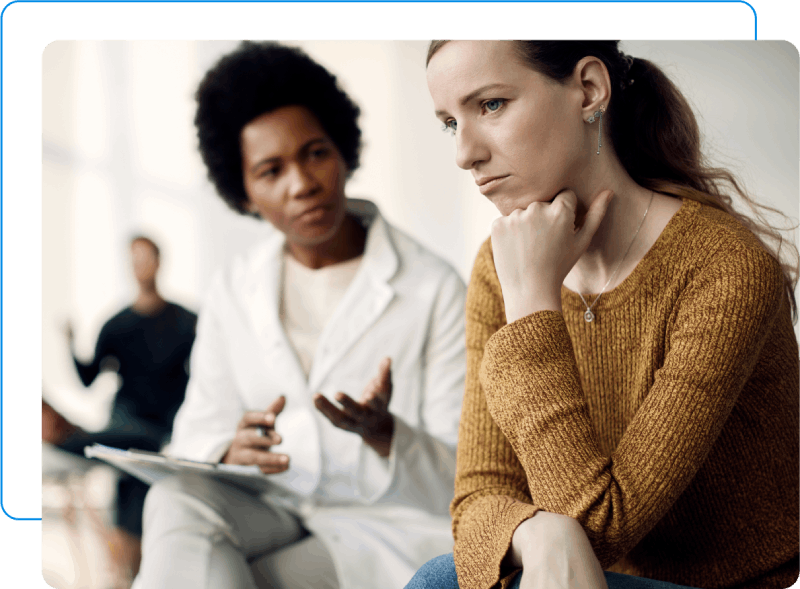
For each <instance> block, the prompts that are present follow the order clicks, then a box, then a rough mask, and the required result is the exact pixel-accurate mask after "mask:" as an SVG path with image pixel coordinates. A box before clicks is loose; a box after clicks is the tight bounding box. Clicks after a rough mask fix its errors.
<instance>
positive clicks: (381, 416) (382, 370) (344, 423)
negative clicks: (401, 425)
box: [314, 358, 394, 458]
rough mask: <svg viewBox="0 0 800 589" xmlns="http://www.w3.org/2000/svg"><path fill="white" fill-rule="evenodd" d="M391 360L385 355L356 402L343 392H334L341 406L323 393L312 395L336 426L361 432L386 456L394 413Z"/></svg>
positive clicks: (392, 432)
mask: <svg viewBox="0 0 800 589" xmlns="http://www.w3.org/2000/svg"><path fill="white" fill-rule="evenodd" d="M391 364H392V361H391V359H390V358H384V359H383V360H382V361H381V364H380V366H379V368H378V376H376V377H375V378H373V379H372V380H371V381H370V382H369V384H367V386H366V387H365V388H364V392H363V393H361V400H360V401H358V402H356V401H354V400H353V399H352V398H351V397H349V396H348V395H346V394H344V393H337V395H336V400H337V401H339V403H341V404H342V409H339V408H338V407H337V406H336V405H334V404H333V403H331V402H330V401H328V399H326V398H325V397H324V396H323V395H321V394H319V393H317V394H316V395H314V405H315V406H316V408H317V409H319V411H320V412H321V413H322V414H323V415H324V416H325V417H327V418H328V419H329V420H330V422H331V423H332V424H333V425H335V426H336V427H338V428H341V429H343V430H347V431H349V432H353V433H356V434H358V435H360V436H361V437H362V438H363V439H364V442H366V443H367V444H369V445H370V446H371V447H372V448H373V449H374V450H375V451H376V452H377V453H378V454H379V455H380V456H383V457H384V458H386V457H387V456H389V450H390V448H391V445H392V435H393V434H394V417H392V414H391V413H389V401H390V400H391V398H392V372H391Z"/></svg>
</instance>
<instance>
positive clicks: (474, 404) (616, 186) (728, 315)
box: [409, 41, 800, 589]
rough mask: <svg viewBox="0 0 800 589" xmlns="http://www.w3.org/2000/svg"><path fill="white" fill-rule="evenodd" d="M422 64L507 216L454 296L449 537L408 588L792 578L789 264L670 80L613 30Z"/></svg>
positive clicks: (792, 267) (463, 151)
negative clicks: (462, 294) (603, 37)
mask: <svg viewBox="0 0 800 589" xmlns="http://www.w3.org/2000/svg"><path fill="white" fill-rule="evenodd" d="M428 86H429V89H430V92H431V95H432V97H433V101H434V105H435V108H436V114H437V116H438V117H439V119H440V120H441V121H442V122H443V124H444V125H445V127H446V128H448V129H450V130H451V131H452V132H453V134H454V135H455V141H456V147H457V158H456V159H457V164H458V165H459V166H460V167H462V168H464V169H467V170H470V171H471V172H472V174H473V176H474V177H475V180H476V183H477V184H478V186H479V187H480V191H481V193H483V194H484V195H485V196H486V197H487V198H489V200H491V202H492V203H493V204H495V205H496V206H497V208H498V210H499V211H500V212H501V213H502V217H500V218H499V219H498V220H497V221H495V223H494V224H493V226H492V231H491V239H488V240H487V241H486V242H485V243H484V245H483V247H482V248H481V249H480V252H479V253H478V256H477V259H476V261H475V266H474V269H473V273H472V278H471V281H470V285H469V291H468V296H467V380H466V392H465V397H464V405H463V411H462V419H461V424H460V431H459V446H458V458H457V474H456V489H455V498H454V500H453V503H452V506H451V512H452V516H453V531H454V535H455V549H454V554H453V556H452V557H451V556H450V555H446V556H444V557H440V558H438V559H434V560H433V561H431V562H430V563H428V564H427V565H426V566H425V567H423V569H421V570H420V571H419V572H418V574H417V576H416V577H415V578H414V579H413V580H412V582H411V584H410V585H409V587H414V588H419V587H426V588H427V587H437V589H445V588H448V589H449V588H451V587H460V588H461V589H488V588H490V587H495V586H497V585H498V584H499V585H500V586H501V587H503V588H504V589H505V588H507V587H510V586H515V587H522V588H523V589H528V588H534V587H536V588H539V587H542V588H544V587H547V588H550V587H571V588H575V587H585V588H589V587H601V588H602V587H605V586H606V583H607V584H608V586H609V587H611V588H612V589H613V588H618V587H648V588H650V587H668V586H669V587H671V586H673V585H671V584H678V585H681V586H689V587H703V588H709V589H710V588H734V587H736V588H737V589H742V588H745V587H747V588H750V587H762V588H768V587H769V588H771V587H788V586H791V585H792V584H793V583H794V582H795V580H796V579H797V577H798V494H799V490H798V429H799V427H798V388H799V387H800V383H799V382H798V380H799V379H798V347H797V340H796V338H795V334H794V331H793V329H792V322H793V315H795V314H796V308H795V300H794V295H793V289H794V285H795V283H796V280H797V264H796V262H795V260H794V259H793V260H792V262H793V263H788V262H785V263H781V261H780V259H779V257H778V256H777V254H776V253H775V251H774V250H773V249H770V247H767V246H766V245H765V244H768V243H770V241H769V240H770V238H772V237H776V236H778V234H777V233H776V232H775V231H774V230H773V229H771V228H770V227H768V226H765V225H763V224H759V223H757V222H755V221H753V220H752V219H750V218H748V217H747V216H744V215H741V214H739V213H737V212H735V211H734V209H733V207H732V205H731V198H730V196H729V194H730V193H736V194H737V195H738V196H739V197H741V198H742V199H744V200H745V201H746V202H747V203H748V204H750V205H752V206H755V207H758V205H757V204H756V203H754V202H753V201H752V200H751V199H750V198H749V197H748V196H747V195H746V194H745V193H744V192H743V191H742V190H741V189H740V188H739V186H738V185H737V183H736V181H735V180H734V178H733V177H732V175H731V174H730V173H729V172H727V171H725V170H719V169H714V168H710V167H708V166H707V165H706V164H705V162H704V159H703V156H702V154H701V152H700V148H699V145H700V141H699V132H698V126H697V123H696V121H695V118H694V115H693V114H692V111H691V109H690V107H689V106H688V104H687V102H686V100H685V99H684V97H683V96H682V95H681V94H680V92H679V91H678V90H677V89H676V88H675V86H673V84H672V83H671V82H670V81H669V80H668V79H667V78H666V77H665V76H664V74H663V73H662V72H661V71H660V70H659V69H658V68H657V67H656V66H654V65H653V64H652V63H650V62H648V61H646V60H643V59H633V58H630V57H628V56H626V55H624V54H622V53H620V51H619V50H618V47H617V43H616V42H612V41H607V42H580V41H575V42H532V41H525V42H521V41H494V42H490V41H449V42H443V41H435V42H433V43H432V44H431V47H430V49H429V54H428ZM792 247H793V246H792ZM790 253H791V254H794V257H795V259H796V255H797V250H796V248H793V249H791V250H790ZM520 569H521V571H522V574H517V573H518V572H519V571H520ZM604 570H605V571H606V572H605V574H604V572H603V571H604ZM456 572H457V580H456Z"/></svg>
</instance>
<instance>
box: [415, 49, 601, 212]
mask: <svg viewBox="0 0 800 589" xmlns="http://www.w3.org/2000/svg"><path fill="white" fill-rule="evenodd" d="M427 75H428V88H429V90H430V93H431V96H432V97H433V102H434V106H435V109H436V116H437V117H438V118H439V119H440V120H441V121H442V122H443V123H444V125H445V127H447V129H448V130H449V131H451V132H453V133H454V135H455V142H456V163H457V164H458V166H459V167H461V168H463V169H465V170H471V171H472V175H473V176H474V178H475V182H476V183H477V184H478V186H479V189H480V191H481V193H483V194H484V195H485V196H486V197H487V198H488V199H489V200H490V201H492V203H493V204H494V205H495V206H496V207H497V209H498V210H499V211H500V213H502V214H503V215H508V214H509V213H511V212H512V211H513V210H515V209H524V208H526V207H527V206H528V205H530V204H531V203H532V202H536V201H549V200H551V199H552V198H554V197H555V196H556V195H557V194H558V193H559V192H561V191H562V190H564V189H565V188H570V189H573V190H575V189H576V188H577V185H578V184H579V178H580V175H581V172H582V171H583V170H584V169H585V168H586V166H587V164H588V161H587V158H588V156H589V155H590V154H591V153H593V152H592V151H591V149H590V146H589V145H588V143H587V137H588V135H587V132H586V129H585V127H586V126H588V125H586V123H585V122H584V120H583V113H582V111H581V105H582V103H583V100H584V95H583V91H582V89H581V85H580V83H579V82H578V83H576V82H575V80H573V79H572V78H569V79H568V80H567V81H566V83H565V84H561V83H558V82H556V81H554V80H551V79H550V78H548V77H547V76H545V75H543V74H539V73H537V72H535V71H533V70H532V69H530V67H528V66H527V65H525V64H524V63H523V61H522V60H521V58H520V57H519V56H518V55H517V53H516V51H515V48H514V42H513V41H450V42H448V43H446V44H445V45H444V46H442V47H441V48H440V49H439V51H438V52H436V53H435V54H434V56H433V58H432V59H431V61H430V63H429V64H428V72H427ZM595 126H596V125H595ZM595 137H596V135H595ZM595 140H596V139H595Z"/></svg>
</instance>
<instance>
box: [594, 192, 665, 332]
mask: <svg viewBox="0 0 800 589" xmlns="http://www.w3.org/2000/svg"><path fill="white" fill-rule="evenodd" d="M654 196H655V192H653V191H652V190H651V191H650V202H649V203H647V208H646V209H645V210H644V215H642V220H641V221H639V227H638V228H637V229H636V233H634V234H633V239H631V242H630V244H629V245H628V249H626V250H625V253H624V254H623V256H622V259H621V260H620V261H619V264H617V268H616V269H615V270H614V273H613V274H612V275H611V278H609V279H608V282H606V285H605V286H604V287H603V290H601V291H600V294H599V295H597V298H596V299H595V300H594V301H593V302H592V304H591V305H590V304H589V303H587V302H586V299H584V298H583V295H582V294H581V293H580V291H578V296H579V297H581V301H583V304H584V305H585V306H586V312H585V313H584V314H583V318H584V319H585V320H586V323H591V322H592V321H594V317H595V315H594V313H593V312H592V307H594V306H595V305H596V304H597V301H599V300H600V297H601V296H603V293H604V292H606V289H607V288H608V285H609V284H611V281H612V280H614V278H615V277H616V275H617V272H619V269H620V268H621V267H622V262H624V261H625V258H626V257H627V255H628V252H629V251H631V247H632V246H633V242H634V241H636V236H637V235H639V230H640V229H641V228H642V225H644V220H645V219H646V218H647V213H648V211H650V205H651V204H653V197H654Z"/></svg>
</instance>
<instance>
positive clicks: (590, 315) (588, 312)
mask: <svg viewBox="0 0 800 589" xmlns="http://www.w3.org/2000/svg"><path fill="white" fill-rule="evenodd" d="M583 318H584V319H586V323H591V322H592V321H594V313H592V310H591V309H586V313H584V314H583Z"/></svg>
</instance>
